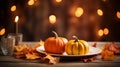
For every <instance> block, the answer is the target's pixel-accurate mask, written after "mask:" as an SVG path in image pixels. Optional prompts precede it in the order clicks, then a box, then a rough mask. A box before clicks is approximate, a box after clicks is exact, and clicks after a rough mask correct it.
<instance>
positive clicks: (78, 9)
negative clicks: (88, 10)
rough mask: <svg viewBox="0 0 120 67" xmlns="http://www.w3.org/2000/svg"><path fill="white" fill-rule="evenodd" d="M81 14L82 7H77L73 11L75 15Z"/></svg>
mask: <svg viewBox="0 0 120 67" xmlns="http://www.w3.org/2000/svg"><path fill="white" fill-rule="evenodd" d="M82 14H83V8H81V7H78V8H77V9H76V11H75V16H76V17H80V16H81V15H82Z"/></svg>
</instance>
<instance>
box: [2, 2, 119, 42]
mask: <svg viewBox="0 0 120 67" xmlns="http://www.w3.org/2000/svg"><path fill="white" fill-rule="evenodd" d="M16 17H17V19H16ZM17 24H18V32H19V33H22V34H23V40H24V41H39V40H40V39H42V40H45V39H46V38H48V37H50V36H54V34H53V33H52V31H53V30H54V31H56V32H57V33H58V35H59V36H62V37H66V38H67V39H72V36H73V35H76V36H77V37H78V38H79V39H84V40H87V41H120V30H119V29H120V0H0V37H2V36H6V35H8V34H9V33H15V32H16V29H17V27H16V26H17Z"/></svg>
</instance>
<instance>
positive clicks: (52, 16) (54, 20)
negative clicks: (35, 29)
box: [49, 15, 56, 24]
mask: <svg viewBox="0 0 120 67" xmlns="http://www.w3.org/2000/svg"><path fill="white" fill-rule="evenodd" d="M49 22H50V23H51V24H54V23H55V22H56V16H55V15H50V16H49Z"/></svg>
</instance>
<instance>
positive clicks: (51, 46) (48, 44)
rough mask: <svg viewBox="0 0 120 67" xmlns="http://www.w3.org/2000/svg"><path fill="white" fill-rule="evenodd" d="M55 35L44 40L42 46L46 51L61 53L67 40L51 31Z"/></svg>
mask: <svg viewBox="0 0 120 67" xmlns="http://www.w3.org/2000/svg"><path fill="white" fill-rule="evenodd" d="M53 33H54V34H55V37H49V38H47V39H46V40H45V43H44V48H45V51H46V52H48V53H55V54H62V53H63V52H65V45H66V43H67V42H68V40H67V39H66V38H64V37H58V35H57V33H56V32H55V31H53Z"/></svg>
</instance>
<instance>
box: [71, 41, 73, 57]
mask: <svg viewBox="0 0 120 67" xmlns="http://www.w3.org/2000/svg"><path fill="white" fill-rule="evenodd" d="M73 46H74V43H73V44H72V46H71V54H72V55H73Z"/></svg>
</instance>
